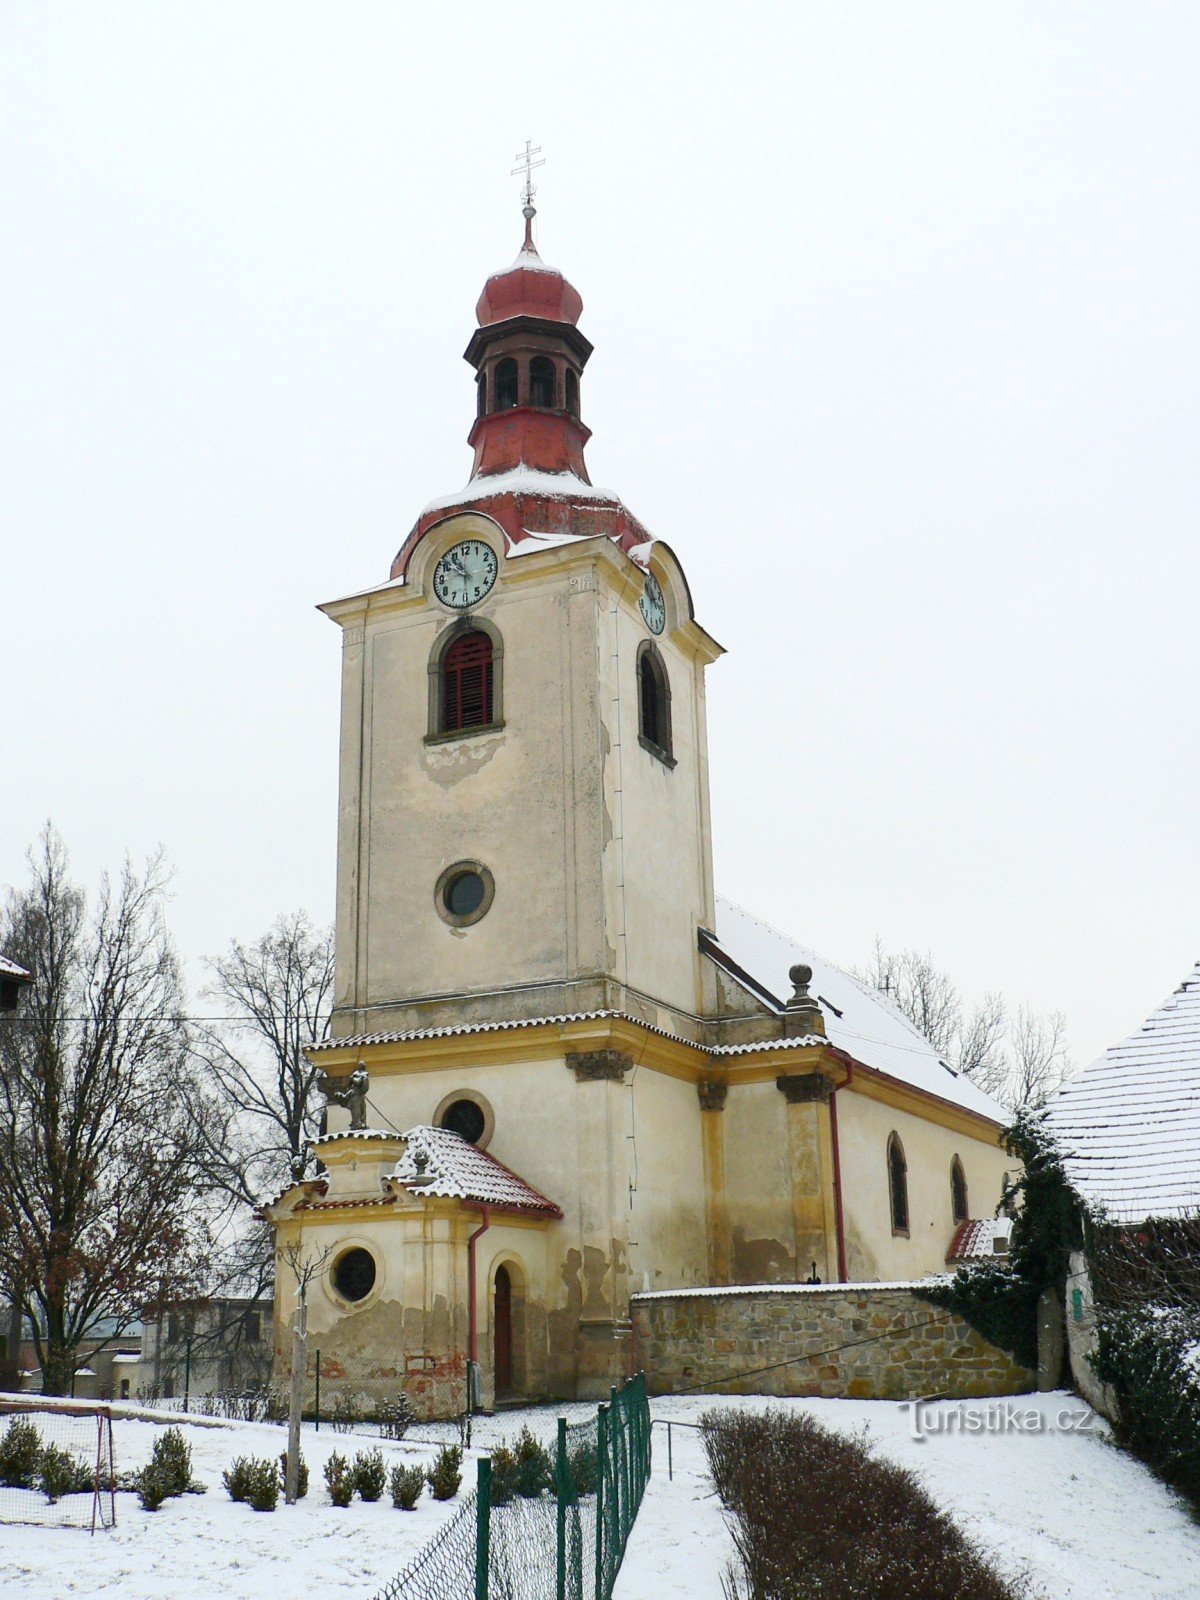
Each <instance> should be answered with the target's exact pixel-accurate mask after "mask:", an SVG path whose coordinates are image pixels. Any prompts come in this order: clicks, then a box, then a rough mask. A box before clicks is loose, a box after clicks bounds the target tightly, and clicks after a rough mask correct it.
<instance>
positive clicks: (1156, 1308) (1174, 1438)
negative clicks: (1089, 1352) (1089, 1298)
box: [1092, 1305, 1200, 1510]
mask: <svg viewBox="0 0 1200 1600" xmlns="http://www.w3.org/2000/svg"><path fill="white" fill-rule="evenodd" d="M1097 1334H1098V1337H1097V1341H1096V1356H1095V1359H1094V1361H1093V1363H1092V1365H1093V1367H1094V1369H1095V1372H1096V1376H1097V1377H1098V1378H1100V1379H1102V1380H1103V1382H1105V1383H1109V1384H1111V1385H1112V1386H1113V1388H1114V1389H1115V1390H1116V1392H1117V1416H1116V1419H1115V1420H1114V1422H1113V1432H1114V1433H1115V1434H1116V1437H1117V1441H1118V1443H1119V1444H1122V1445H1124V1446H1125V1447H1126V1448H1127V1449H1129V1450H1131V1451H1132V1452H1133V1454H1134V1455H1136V1456H1138V1457H1140V1458H1141V1460H1143V1461H1144V1462H1145V1463H1146V1465H1147V1466H1149V1467H1150V1468H1152V1469H1153V1471H1155V1472H1156V1473H1157V1474H1158V1476H1159V1477H1160V1478H1162V1480H1163V1481H1164V1483H1168V1484H1170V1485H1171V1487H1172V1488H1173V1489H1178V1490H1180V1492H1181V1493H1183V1494H1184V1495H1186V1496H1187V1498H1188V1499H1189V1500H1190V1502H1191V1503H1192V1505H1193V1507H1195V1508H1196V1509H1197V1510H1200V1370H1198V1368H1197V1365H1196V1359H1197V1352H1200V1312H1198V1311H1197V1310H1189V1309H1186V1308H1184V1307H1180V1306H1164V1305H1149V1306H1133V1307H1127V1308H1125V1309H1123V1310H1120V1311H1106V1312H1105V1313H1104V1314H1103V1315H1102V1316H1101V1317H1100V1319H1099V1323H1098V1328H1097Z"/></svg>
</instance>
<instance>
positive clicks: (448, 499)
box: [417, 464, 620, 522]
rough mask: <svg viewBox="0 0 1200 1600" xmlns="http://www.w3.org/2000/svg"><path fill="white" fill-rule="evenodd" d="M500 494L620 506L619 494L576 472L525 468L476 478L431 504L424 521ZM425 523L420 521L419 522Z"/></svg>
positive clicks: (432, 501) (523, 466)
mask: <svg viewBox="0 0 1200 1600" xmlns="http://www.w3.org/2000/svg"><path fill="white" fill-rule="evenodd" d="M497 494H537V495H547V496H549V497H550V498H551V499H561V500H607V501H608V502H609V503H610V504H615V505H619V504H620V501H619V500H618V499H617V496H616V495H615V494H610V493H609V491H608V490H607V489H598V488H597V487H596V486H595V484H592V483H585V482H584V480H583V479H582V478H580V477H577V476H576V474H575V473H573V472H542V471H540V470H539V469H538V468H537V467H527V466H525V465H523V464H522V465H521V466H517V467H510V468H509V469H508V471H507V472H491V473H488V474H487V475H486V476H485V477H482V478H472V479H471V481H470V482H469V483H468V484H467V486H466V488H464V489H458V490H456V491H455V493H454V494H444V495H440V496H439V497H438V498H437V499H436V500H431V501H430V502H429V504H428V505H427V506H426V507H425V509H424V511H422V512H421V517H427V516H429V514H430V512H432V511H448V510H451V509H452V508H454V507H457V506H464V505H469V504H470V503H471V501H473V500H490V499H491V498H492V496H493V495H497ZM417 520H418V522H419V521H420V520H421V519H420V517H419V518H418V519H417Z"/></svg>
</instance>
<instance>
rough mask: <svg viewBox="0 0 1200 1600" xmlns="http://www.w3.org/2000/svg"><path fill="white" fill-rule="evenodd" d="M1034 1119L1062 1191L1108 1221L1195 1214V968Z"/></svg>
mask: <svg viewBox="0 0 1200 1600" xmlns="http://www.w3.org/2000/svg"><path fill="white" fill-rule="evenodd" d="M1044 1115H1045V1125H1046V1126H1047V1128H1048V1129H1049V1130H1050V1132H1051V1133H1052V1134H1053V1136H1054V1138H1055V1141H1056V1143H1057V1144H1058V1147H1059V1150H1060V1152H1061V1153H1062V1157H1063V1166H1064V1167H1065V1169H1066V1173H1067V1178H1068V1180H1069V1181H1070V1183H1071V1185H1072V1187H1073V1188H1074V1189H1075V1191H1076V1193H1077V1194H1078V1195H1079V1196H1080V1198H1081V1199H1083V1200H1085V1201H1087V1202H1088V1203H1089V1204H1091V1205H1093V1206H1096V1207H1098V1208H1099V1209H1101V1210H1102V1211H1104V1213H1105V1214H1106V1215H1107V1216H1108V1217H1110V1218H1111V1219H1112V1220H1113V1221H1115V1222H1143V1221H1145V1219H1146V1218H1147V1217H1182V1216H1187V1215H1191V1214H1194V1213H1195V1212H1197V1211H1200V962H1198V963H1197V964H1196V966H1195V967H1193V969H1192V971H1191V972H1190V973H1189V974H1188V976H1187V977H1186V978H1185V979H1184V981H1183V982H1182V983H1181V984H1180V986H1179V988H1178V989H1176V990H1175V992H1174V994H1172V995H1171V996H1170V997H1169V998H1168V999H1166V1000H1164V1001H1163V1003H1162V1005H1161V1006H1159V1008H1158V1009H1157V1011H1153V1012H1151V1014H1150V1015H1149V1016H1148V1017H1147V1018H1146V1020H1145V1022H1143V1023H1142V1025H1141V1027H1140V1028H1138V1029H1137V1030H1136V1032H1134V1033H1131V1034H1130V1035H1129V1037H1128V1038H1127V1039H1123V1040H1122V1041H1121V1043H1120V1044H1115V1045H1113V1046H1112V1047H1111V1048H1110V1049H1108V1050H1106V1051H1105V1053H1104V1054H1103V1055H1102V1056H1101V1057H1100V1059H1099V1060H1098V1061H1093V1062H1092V1064H1091V1066H1090V1067H1087V1068H1085V1069H1084V1071H1083V1072H1081V1073H1079V1075H1078V1076H1077V1077H1074V1078H1072V1079H1070V1081H1069V1082H1067V1083H1065V1084H1064V1085H1063V1086H1062V1088H1061V1089H1059V1090H1058V1092H1057V1093H1056V1094H1055V1095H1054V1096H1052V1098H1051V1099H1050V1101H1049V1102H1048V1103H1047V1106H1046V1110H1045V1114H1044Z"/></svg>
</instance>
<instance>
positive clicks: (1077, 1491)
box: [0, 1394, 1200, 1600]
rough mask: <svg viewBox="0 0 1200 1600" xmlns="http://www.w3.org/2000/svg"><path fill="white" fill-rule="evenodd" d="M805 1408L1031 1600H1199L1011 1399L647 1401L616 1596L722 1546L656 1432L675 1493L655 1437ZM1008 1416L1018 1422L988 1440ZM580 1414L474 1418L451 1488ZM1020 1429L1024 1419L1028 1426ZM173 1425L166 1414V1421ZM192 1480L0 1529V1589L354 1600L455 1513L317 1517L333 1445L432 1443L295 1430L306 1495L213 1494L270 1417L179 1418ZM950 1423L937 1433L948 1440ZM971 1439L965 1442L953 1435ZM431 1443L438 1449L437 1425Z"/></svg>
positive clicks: (392, 1456) (121, 1451) (1098, 1450)
mask: <svg viewBox="0 0 1200 1600" xmlns="http://www.w3.org/2000/svg"><path fill="white" fill-rule="evenodd" d="M772 1403H774V1404H785V1405H789V1406H795V1407H802V1408H803V1409H805V1410H807V1411H810V1412H812V1414H813V1415H815V1416H816V1417H818V1418H819V1419H820V1420H821V1421H822V1422H824V1423H826V1424H828V1425H830V1426H832V1427H837V1428H841V1429H844V1430H847V1431H854V1430H857V1429H860V1428H865V1429H866V1431H867V1432H868V1434H869V1435H870V1436H871V1437H872V1438H873V1439H875V1440H877V1441H878V1443H879V1446H880V1448H881V1450H883V1451H885V1452H886V1453H887V1454H888V1455H890V1456H892V1457H893V1458H894V1459H896V1460H898V1461H901V1462H903V1463H904V1464H905V1465H907V1466H911V1467H914V1468H915V1469H916V1470H917V1471H918V1472H919V1473H920V1474H921V1477H922V1478H923V1479H924V1481H925V1483H926V1485H927V1487H928V1488H929V1490H930V1492H931V1493H932V1494H933V1496H934V1498H935V1499H936V1500H937V1501H938V1503H939V1504H941V1505H943V1506H945V1507H946V1508H947V1509H948V1510H949V1511H950V1512H951V1513H952V1514H953V1515H954V1516H955V1517H956V1518H957V1519H958V1521H959V1523H960V1525H961V1526H962V1527H964V1528H965V1529H966V1530H967V1531H968V1532H969V1533H970V1534H971V1535H972V1536H973V1537H974V1538H975V1539H976V1540H978V1542H979V1543H980V1544H981V1545H982V1546H983V1547H984V1548H985V1549H987V1550H988V1551H989V1552H991V1554H992V1555H993V1557H994V1559H995V1560H996V1561H997V1563H998V1564H999V1565H1000V1566H1002V1567H1003V1568H1004V1569H1005V1570H1007V1571H1010V1572H1017V1571H1021V1570H1024V1571H1027V1572H1028V1573H1029V1574H1030V1576H1031V1577H1032V1579H1033V1581H1034V1589H1035V1592H1040V1593H1041V1594H1043V1595H1045V1596H1047V1597H1049V1596H1053V1597H1054V1600H1191V1597H1194V1596H1196V1595H1200V1529H1198V1528H1197V1526H1196V1524H1195V1523H1194V1522H1192V1521H1191V1519H1190V1518H1189V1516H1188V1514H1187V1511H1186V1509H1185V1507H1184V1506H1183V1504H1182V1503H1181V1502H1180V1501H1179V1500H1178V1499H1177V1498H1176V1497H1175V1496H1174V1495H1172V1494H1171V1493H1170V1492H1169V1491H1168V1490H1166V1489H1164V1488H1163V1487H1162V1485H1161V1484H1160V1483H1158V1482H1157V1480H1156V1479H1155V1478H1153V1477H1152V1476H1151V1474H1150V1473H1149V1472H1148V1471H1147V1470H1146V1469H1145V1468H1144V1467H1142V1466H1141V1465H1139V1463H1138V1462H1136V1461H1134V1460H1133V1459H1132V1458H1131V1457H1129V1456H1127V1455H1125V1454H1123V1453H1122V1452H1121V1451H1119V1450H1117V1449H1116V1448H1115V1447H1114V1446H1112V1445H1111V1444H1110V1443H1109V1439H1108V1430H1107V1427H1106V1425H1105V1424H1104V1423H1103V1422H1102V1421H1101V1420H1100V1419H1099V1418H1096V1417H1095V1416H1094V1413H1092V1412H1091V1411H1090V1410H1089V1408H1088V1407H1087V1406H1086V1405H1085V1404H1084V1403H1083V1402H1082V1401H1080V1400H1078V1399H1076V1398H1075V1397H1074V1396H1073V1395H1067V1394H1053V1395H1028V1396H1018V1397H1016V1398H1014V1399H1013V1400H1011V1401H1007V1402H1004V1401H962V1402H956V1401H943V1402H940V1403H938V1404H936V1405H933V1406H930V1407H927V1408H926V1409H925V1418H926V1420H927V1421H928V1422H929V1424H930V1431H928V1432H927V1433H926V1435H925V1437H924V1438H922V1439H921V1440H917V1439H915V1438H913V1437H912V1432H913V1416H912V1412H911V1409H910V1408H909V1407H906V1406H901V1405H895V1404H888V1403H884V1402H881V1401H857V1400H794V1401H786V1402H769V1401H766V1400H761V1399H754V1398H746V1399H728V1398H718V1397H713V1396H698V1397H693V1398H688V1399H678V1400H656V1401H654V1402H653V1414H654V1417H655V1419H656V1426H655V1428H654V1475H653V1477H652V1478H651V1480H650V1485H649V1487H648V1489H647V1491H646V1497H645V1500H644V1502H643V1505H642V1511H641V1515H640V1516H639V1518H638V1521H637V1524H636V1526H635V1528H634V1530H633V1536H632V1538H631V1540H630V1545H629V1550H628V1552H627V1554H626V1558H625V1564H624V1566H623V1567H622V1570H621V1574H620V1577H619V1578H618V1580H617V1591H616V1600H721V1572H722V1569H723V1568H724V1565H725V1563H726V1562H727V1561H728V1559H729V1556H730V1554H731V1551H732V1545H731V1542H730V1538H729V1533H728V1530H727V1528H726V1526H725V1522H724V1518H723V1516H722V1513H721V1507H720V1504H719V1502H718V1501H717V1499H716V1497H715V1496H714V1494H713V1492H712V1489H711V1486H710V1484H709V1482H708V1477H707V1474H706V1472H705V1466H704V1453H703V1449H702V1447H701V1444H700V1438H699V1434H698V1433H697V1431H696V1429H695V1427H694V1426H693V1427H686V1426H676V1427H674V1428H673V1429H672V1453H673V1456H674V1469H675V1476H674V1480H673V1481H671V1480H669V1479H668V1477H667V1439H666V1429H665V1427H664V1426H662V1424H663V1423H665V1422H666V1421H667V1420H668V1419H670V1420H671V1421H672V1422H674V1423H676V1424H684V1423H692V1424H694V1423H695V1422H696V1421H697V1420H698V1419H699V1417H700V1415H701V1414H702V1413H703V1412H704V1411H706V1410H707V1409H709V1407H711V1406H737V1407H750V1408H759V1407H762V1406H764V1405H768V1404H772ZM1005 1405H1007V1406H1009V1407H1011V1408H1013V1410H1014V1411H1015V1412H1016V1414H1017V1417H1018V1419H1019V1420H1020V1421H1022V1422H1024V1423H1025V1424H1026V1425H1025V1426H1023V1427H1017V1426H1014V1425H1013V1424H1012V1423H1011V1421H1010V1425H1009V1428H1008V1430H1007V1431H999V1430H998V1429H996V1427H995V1424H996V1423H997V1422H998V1421H999V1420H1000V1418H1001V1416H1002V1411H1001V1408H1002V1407H1003V1406H1005ZM560 1409H561V1410H563V1411H564V1412H565V1414H566V1415H567V1416H568V1417H570V1419H571V1420H579V1419H580V1418H582V1417H584V1416H587V1415H589V1414H590V1413H591V1411H592V1409H593V1408H592V1407H589V1406H580V1405H572V1406H567V1407H565V1408H543V1409H537V1410H529V1411H519V1412H507V1413H505V1414H504V1415H502V1416H499V1417H495V1418H486V1419H485V1418H481V1419H479V1420H478V1421H477V1423H476V1426H475V1431H474V1437H473V1444H474V1446H475V1450H474V1451H473V1452H472V1453H471V1455H469V1456H468V1459H467V1461H466V1462H465V1463H464V1470H463V1487H464V1490H465V1489H467V1488H469V1487H470V1486H471V1484H473V1483H474V1481H475V1460H474V1457H475V1456H476V1455H477V1454H478V1453H479V1452H480V1451H481V1450H487V1449H488V1448H489V1447H490V1446H492V1445H494V1444H495V1443H497V1442H498V1441H499V1440H500V1439H501V1438H505V1437H508V1438H511V1437H512V1436H513V1434H515V1433H516V1431H517V1430H518V1429H519V1428H520V1427H521V1426H522V1424H523V1423H529V1424H530V1426H531V1427H532V1428H533V1430H534V1432H535V1433H537V1434H538V1435H539V1436H540V1437H542V1438H543V1439H545V1440H546V1441H547V1442H549V1440H550V1439H551V1438H552V1437H553V1432H554V1423H555V1417H556V1416H557V1414H558V1412H559V1410H560ZM1031 1418H1032V1419H1034V1422H1033V1426H1030V1425H1029V1419H1031ZM165 1420H173V1419H169V1418H168V1419H165ZM184 1426H185V1431H186V1432H187V1435H188V1438H189V1440H190V1442H191V1445H192V1458H193V1464H194V1467H195V1471H196V1475H197V1476H198V1478H199V1479H200V1481H201V1482H203V1483H205V1484H207V1486H208V1493H207V1494H205V1495H201V1496H187V1497H185V1498H184V1499H182V1500H172V1501H168V1502H167V1504H166V1505H165V1506H164V1507H163V1508H162V1510H161V1511H158V1512H156V1513H153V1514H151V1513H148V1512H144V1511H143V1510H142V1509H141V1507H140V1506H139V1505H138V1503H137V1501H136V1499H135V1498H134V1497H133V1496H132V1495H128V1494H122V1495H119V1496H118V1499H117V1515H118V1524H117V1527H116V1529H115V1530H113V1531H111V1532H108V1533H98V1534H96V1536H95V1537H94V1538H93V1537H91V1536H90V1535H89V1534H88V1533H87V1532H86V1531H83V1530H79V1529H71V1528H39V1527H21V1526H3V1525H0V1595H3V1596H4V1600H61V1597H64V1596H71V1595H87V1596H89V1597H91V1596H94V1597H96V1600H151V1597H153V1600H212V1596H213V1594H217V1595H219V1596H220V1597H221V1600H263V1597H264V1596H270V1595H271V1594H273V1593H284V1592H287V1593H291V1592H293V1591H294V1589H295V1586H296V1576H297V1573H298V1572H299V1573H302V1574H303V1577H304V1587H305V1589H306V1591H311V1592H313V1593H334V1592H336V1593H339V1594H342V1595H344V1596H346V1600H371V1596H373V1595H374V1594H375V1593H376V1591H377V1590H378V1589H379V1588H380V1587H381V1586H382V1585H383V1584H384V1583H385V1582H386V1581H387V1580H388V1579H389V1578H391V1577H392V1576H393V1575H394V1574H395V1573H396V1572H397V1571H399V1569H400V1568H401V1567H402V1566H404V1565H405V1564H406V1563H407V1562H408V1561H409V1560H410V1559H411V1558H412V1556H413V1555H415V1554H416V1552H417V1551H418V1550H419V1549H421V1547H422V1546H423V1545H424V1544H425V1542H426V1540H428V1539H429V1538H430V1537H431V1535H432V1534H433V1533H434V1532H435V1530H436V1529H437V1527H438V1526H439V1524H440V1523H441V1521H442V1520H443V1519H444V1518H446V1517H447V1516H449V1515H452V1514H453V1512H454V1508H455V1506H456V1505H457V1503H458V1502H457V1501H452V1502H450V1503H449V1504H448V1505H445V1506H441V1505H438V1504H437V1503H436V1502H434V1501H432V1500H431V1499H429V1497H428V1495H427V1494H426V1495H424V1496H423V1497H422V1499H421V1501H420V1504H419V1506H418V1509H417V1510H416V1511H415V1512H412V1513H409V1512H402V1511H396V1510H394V1509H393V1508H392V1504H391V1500H390V1498H389V1497H388V1496H386V1495H385V1497H384V1499H383V1500H382V1501H380V1502H379V1503H378V1504H375V1505H364V1504H363V1503H362V1502H361V1501H359V1500H357V1499H356V1500H355V1501H354V1503H353V1505H352V1506H350V1507H349V1508H348V1509H347V1510H345V1511H342V1510H338V1509H337V1508H335V1507H334V1506H331V1505H330V1504H329V1501H328V1498H327V1496H326V1494H325V1486H324V1481H323V1479H322V1476H321V1468H322V1465H323V1463H324V1461H325V1458H326V1456H327V1455H328V1454H329V1452H330V1451H331V1450H334V1449H337V1450H340V1451H341V1452H342V1453H343V1455H353V1453H354V1452H355V1451H356V1450H359V1449H370V1448H371V1447H372V1446H373V1445H375V1444H378V1445H379V1447H380V1449H381V1450H382V1451H383V1453H384V1455H385V1457H386V1458H387V1459H388V1462H389V1464H390V1463H391V1462H392V1461H408V1462H415V1461H421V1462H428V1461H430V1460H432V1458H433V1455H434V1452H435V1449H436V1440H434V1439H432V1438H429V1437H423V1438H421V1439H420V1440H405V1441H403V1442H402V1443H400V1444H392V1443H389V1442H388V1441H386V1440H380V1439H378V1438H377V1437H376V1436H375V1434H374V1432H373V1430H371V1429H369V1428H366V1427H364V1428H361V1429H359V1430H357V1431H356V1432H354V1433H351V1434H335V1433H333V1432H332V1431H331V1430H330V1429H329V1428H328V1426H326V1427H323V1428H322V1429H321V1431H320V1433H319V1434H318V1433H316V1432H314V1430H313V1429H312V1427H311V1426H306V1427H305V1429H304V1439H303V1450H304V1455H305V1458H306V1460H307V1461H308V1464H309V1469H310V1475H311V1482H310V1487H309V1494H308V1498H307V1500H304V1501H301V1502H300V1504H299V1505H297V1506H295V1507H285V1506H283V1504H282V1503H281V1504H280V1507H279V1509H278V1510H277V1511H275V1512H274V1513H271V1514H264V1513H259V1512H255V1511H252V1510H250V1509H249V1508H248V1507H246V1506H242V1505H235V1504H234V1503H233V1502H232V1501H231V1500H230V1499H229V1498H228V1496H227V1495H226V1493H225V1490H224V1488H223V1487H222V1484H221V1472H222V1469H223V1468H224V1467H226V1466H228V1464H229V1462H230V1461H231V1460H232V1459H233V1457H234V1456H237V1455H259V1456H265V1455H271V1456H277V1455H278V1454H279V1452H280V1450H282V1448H283V1444H284V1430H283V1429H281V1428H279V1427H276V1426H273V1425H271V1424H268V1423H262V1424H244V1423H224V1424H220V1425H218V1426H213V1425H212V1424H211V1423H210V1424H208V1425H207V1426H202V1425H200V1423H199V1421H198V1420H197V1419H192V1421H191V1422H185V1423H184ZM951 1430H953V1431H951ZM968 1430H974V1431H968ZM160 1431H161V1429H160V1426H159V1425H157V1424H156V1423H155V1422H153V1421H150V1420H143V1419H139V1418H131V1417H120V1418H119V1419H118V1420H117V1421H116V1422H115V1423H114V1432H115V1442H116V1450H117V1462H118V1467H119V1468H120V1469H121V1470H125V1469H127V1468H130V1467H137V1466H139V1465H141V1464H142V1462H144V1461H146V1460H147V1459H148V1458H149V1455H150V1450H151V1446H152V1444H153V1441H154V1439H155V1438H156V1437H157V1436H158V1435H159V1433H160ZM434 1431H436V1432H437V1433H439V1434H440V1435H441V1436H443V1437H445V1438H447V1439H449V1438H450V1437H452V1433H453V1430H451V1429H449V1428H443V1429H439V1430H422V1432H423V1433H430V1432H434Z"/></svg>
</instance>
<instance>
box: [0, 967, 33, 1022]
mask: <svg viewBox="0 0 1200 1600" xmlns="http://www.w3.org/2000/svg"><path fill="white" fill-rule="evenodd" d="M32 982H33V974H32V973H31V972H29V971H28V970H27V969H26V968H25V967H21V966H18V965H17V963H16V962H15V961H10V960H9V958H8V957H7V956H0V1011H15V1010H16V1009H17V1005H18V1002H19V1001H20V998H21V991H22V989H24V988H25V987H26V986H27V985H28V984H30V983H32Z"/></svg>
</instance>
